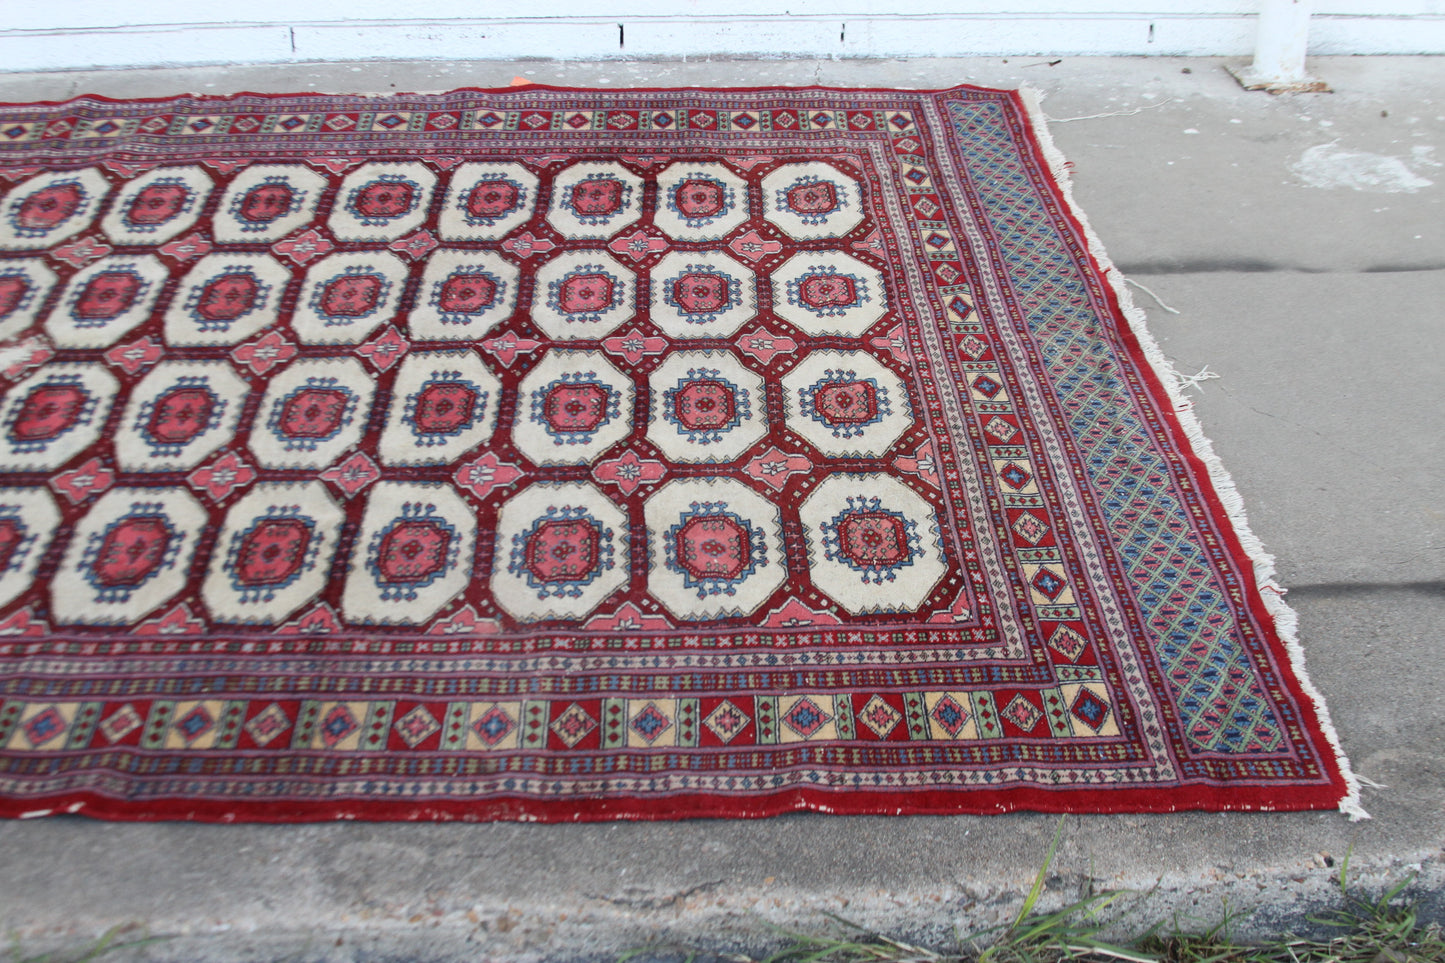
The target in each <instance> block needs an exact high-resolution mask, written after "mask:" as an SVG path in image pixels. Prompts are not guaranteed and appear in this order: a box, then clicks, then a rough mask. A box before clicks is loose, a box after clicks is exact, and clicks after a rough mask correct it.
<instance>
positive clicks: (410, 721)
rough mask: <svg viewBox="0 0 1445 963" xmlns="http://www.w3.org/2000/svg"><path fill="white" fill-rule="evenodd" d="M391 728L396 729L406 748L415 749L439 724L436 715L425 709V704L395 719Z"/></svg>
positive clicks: (438, 727)
mask: <svg viewBox="0 0 1445 963" xmlns="http://www.w3.org/2000/svg"><path fill="white" fill-rule="evenodd" d="M393 728H394V729H396V734H397V735H399V736H401V741H402V742H405V743H406V745H407V748H408V749H415V748H416V747H417V746H418V745H420V744H421V742H422V741H423V740H424V739H426V738H427V737H428V736H430V735H431V734H432V733H434V732H436V731H437V730H438V729H440V728H441V726H440V725H439V724H438V723H437V720H436V717H435V716H433V715H432V714H431V713H430V712H428V711H427V710H426V706H417V707H416V708H415V709H413V710H411V711H410V712H408V713H407V714H406V715H404V716H402V717H401V718H400V719H398V720H396V725H395V726H393Z"/></svg>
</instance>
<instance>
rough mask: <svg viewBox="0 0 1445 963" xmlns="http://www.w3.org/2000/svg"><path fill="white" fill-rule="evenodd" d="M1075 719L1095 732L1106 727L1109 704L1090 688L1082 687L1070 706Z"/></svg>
mask: <svg viewBox="0 0 1445 963" xmlns="http://www.w3.org/2000/svg"><path fill="white" fill-rule="evenodd" d="M1069 712H1071V713H1072V714H1073V716H1074V718H1075V719H1078V720H1079V721H1080V722H1082V723H1083V724H1084V725H1086V726H1088V727H1089V728H1090V729H1093V730H1094V731H1095V732H1097V731H1099V730H1100V729H1102V728H1103V727H1104V723H1105V722H1107V721H1108V720H1109V706H1108V704H1107V703H1105V702H1104V700H1103V699H1100V698H1099V697H1098V696H1097V695H1095V694H1094V693H1093V691H1092V690H1090V689H1080V690H1079V694H1078V695H1076V696H1075V697H1074V701H1073V703H1072V704H1070V706H1069Z"/></svg>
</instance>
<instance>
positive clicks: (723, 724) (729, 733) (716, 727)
mask: <svg viewBox="0 0 1445 963" xmlns="http://www.w3.org/2000/svg"><path fill="white" fill-rule="evenodd" d="M750 722H752V719H750V718H748V715H747V713H745V712H743V711H742V710H741V709H739V708H738V707H737V706H735V705H733V704H732V702H730V701H728V700H726V699H724V700H723V702H722V704H721V705H719V706H718V707H717V708H716V709H714V710H713V711H712V712H710V713H708V716H707V718H706V719H704V720H703V725H705V726H707V727H708V728H709V729H711V730H712V733H713V735H715V736H717V737H718V738H719V739H721V740H722V741H723V742H725V743H726V742H732V741H733V739H734V738H736V737H737V735H738V733H740V732H742V731H743V730H744V729H746V728H747V727H748V723H750Z"/></svg>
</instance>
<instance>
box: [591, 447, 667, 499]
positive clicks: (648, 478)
mask: <svg viewBox="0 0 1445 963" xmlns="http://www.w3.org/2000/svg"><path fill="white" fill-rule="evenodd" d="M666 474H667V466H666V465H664V464H663V463H662V462H660V461H653V460H651V459H648V460H645V461H644V460H643V459H641V458H639V457H637V452H635V451H632V450H631V449H628V450H627V451H625V452H623V453H622V454H621V455H620V456H618V457H617V458H613V459H611V460H610V461H604V462H602V463H600V464H599V465H598V466H597V467H596V468H594V469H592V477H593V478H595V479H597V480H598V481H600V482H606V483H611V484H613V485H616V486H617V487H618V488H620V489H622V494H624V495H631V494H632V493H633V492H635V491H637V489H638V488H639V487H640V486H642V485H648V484H651V483H652V482H656V481H661V480H662V477H663V476H664V475H666Z"/></svg>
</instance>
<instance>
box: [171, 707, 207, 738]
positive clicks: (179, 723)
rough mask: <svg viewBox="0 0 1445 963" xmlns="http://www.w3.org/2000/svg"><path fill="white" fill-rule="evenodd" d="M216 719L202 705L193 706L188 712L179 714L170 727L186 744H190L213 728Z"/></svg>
mask: <svg viewBox="0 0 1445 963" xmlns="http://www.w3.org/2000/svg"><path fill="white" fill-rule="evenodd" d="M215 725H216V720H215V717H214V716H212V715H211V714H210V713H209V712H208V711H206V707H205V706H203V705H198V706H195V707H193V708H192V709H191V711H190V712H187V713H186V714H185V715H183V716H181V717H180V718H179V719H177V720H176V721H175V722H174V723H172V727H173V728H174V730H175V731H176V732H177V733H179V735H180V737H181V738H182V739H184V740H185V742H186V745H191V744H192V743H194V742H195V741H196V740H197V739H199V738H201V736H204V735H205V734H206V733H208V732H210V731H211V730H212V729H213V728H215Z"/></svg>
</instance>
